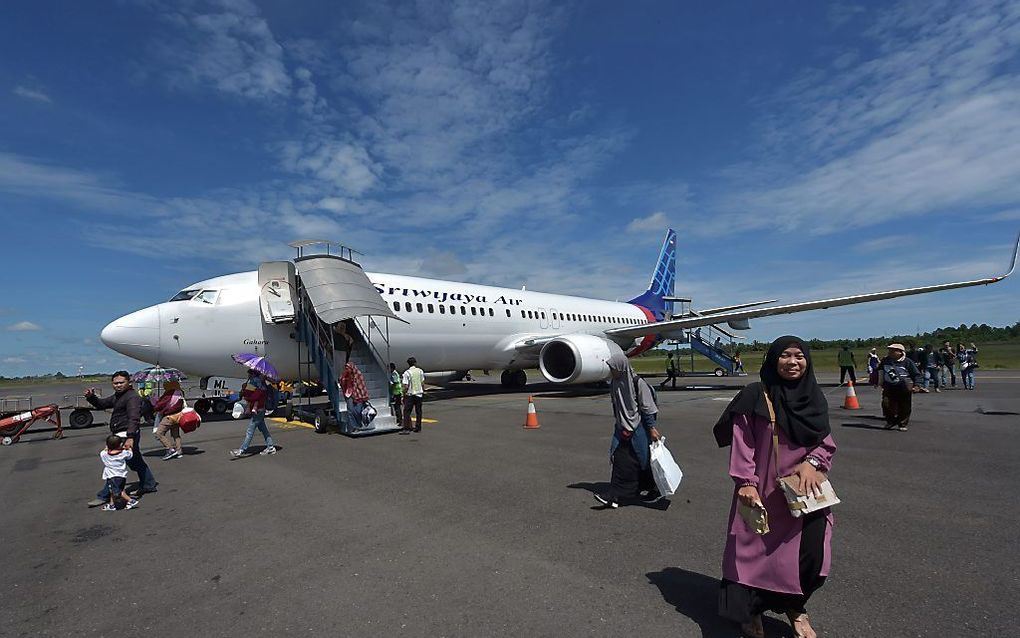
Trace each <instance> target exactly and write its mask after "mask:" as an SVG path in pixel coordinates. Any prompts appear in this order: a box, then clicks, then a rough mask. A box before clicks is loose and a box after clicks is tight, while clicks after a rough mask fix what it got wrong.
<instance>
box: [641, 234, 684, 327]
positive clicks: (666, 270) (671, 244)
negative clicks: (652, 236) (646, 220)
mask: <svg viewBox="0 0 1020 638" xmlns="http://www.w3.org/2000/svg"><path fill="white" fill-rule="evenodd" d="M675 284H676V231H675V230H673V229H672V228H670V229H668V230H667V231H666V239H665V240H663V242H662V250H660V251H659V260H658V261H657V262H656V263H655V272H654V273H652V280H651V281H650V282H649V284H648V290H646V291H645V292H644V293H643V294H642V295H640V296H638V297H635V298H633V299H631V300H630V303H632V304H634V305H637V306H641V307H643V308H647V309H648V310H649V311H651V312H652V314H654V315H655V319H656V321H662V320H663V318H664V317H665V316H666V312H667V311H672V304H673V302H672V301H665V300H664V299H663V298H664V297H672V296H673V288H674V285H675Z"/></svg>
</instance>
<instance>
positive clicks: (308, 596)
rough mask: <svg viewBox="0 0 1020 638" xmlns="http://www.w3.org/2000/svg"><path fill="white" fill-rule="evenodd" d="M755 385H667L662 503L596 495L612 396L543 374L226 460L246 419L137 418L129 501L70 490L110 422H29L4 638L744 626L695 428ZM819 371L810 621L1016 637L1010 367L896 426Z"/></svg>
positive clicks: (7, 544)
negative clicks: (176, 452)
mask: <svg viewBox="0 0 1020 638" xmlns="http://www.w3.org/2000/svg"><path fill="white" fill-rule="evenodd" d="M752 378H753V377H752ZM749 379H751V378H748V377H743V378H738V379H721V380H720V379H713V378H706V379H681V380H680V384H681V385H688V386H691V389H688V390H686V391H670V390H665V391H661V392H660V393H659V402H660V420H659V430H660V432H662V433H663V434H665V435H666V443H667V446H668V447H669V448H670V449H671V450H672V452H673V454H674V456H675V457H676V459H677V460H678V462H679V463H680V465H681V466H682V467H683V470H684V474H685V476H684V480H683V483H682V484H681V487H680V490H679V492H678V494H677V495H676V496H675V497H674V498H673V499H671V501H670V502H669V503H668V507H667V506H666V504H665V503H664V504H661V505H659V506H657V507H645V506H631V507H622V508H620V509H618V510H602V509H596V508H594V507H593V506H595V501H594V500H593V499H592V495H591V492H592V491H593V490H599V489H602V488H604V487H605V486H606V484H607V481H608V478H609V473H610V467H609V463H608V456H607V449H608V443H609V436H610V434H611V430H612V418H611V414H612V410H611V407H610V404H609V398H608V396H607V395H606V394H605V393H601V392H593V391H587V390H580V389H566V390H564V389H562V388H556V387H553V386H550V385H547V384H533V385H530V386H529V387H528V388H527V389H526V391H525V392H517V393H502V392H499V391H498V389H497V387H496V384H494V383H491V381H492V380H491V379H485V378H483V379H480V380H476V381H474V382H470V383H460V384H452V385H451V386H449V387H448V388H447V389H445V390H440V391H434V392H431V393H430V399H431V400H429V401H427V402H426V404H425V416H426V417H428V418H429V419H431V420H432V421H433V422H428V423H426V424H425V425H424V426H423V431H422V432H421V433H419V434H414V435H411V436H401V435H396V434H390V435H384V436H377V437H369V438H362V439H350V438H346V437H343V436H340V435H330V434H316V433H315V432H314V431H313V430H311V429H308V428H306V427H302V426H300V425H296V424H289V425H288V424H285V423H280V422H273V423H272V433H273V437H274V439H276V444H277V446H278V447H279V449H280V451H279V453H278V454H276V455H273V456H259V455H255V456H252V457H248V458H244V459H240V460H237V461H231V460H229V458H228V454H227V451H228V450H229V449H231V448H235V447H237V445H238V444H239V443H240V440H241V438H242V436H243V433H244V432H243V431H244V426H245V424H244V423H243V422H237V421H233V420H230V419H229V418H228V419H226V420H218V421H217V420H211V419H210V420H207V421H206V422H205V423H203V425H202V427H201V428H200V429H199V430H198V431H197V432H195V433H193V434H191V435H188V436H186V438H185V451H186V455H185V456H184V458H182V459H178V460H173V461H166V462H163V461H161V460H160V455H161V452H162V451H161V450H160V449H158V444H157V443H156V441H155V439H154V438H153V437H152V435H151V434H150V433H149V432H148V431H146V432H145V433H144V435H143V447H144V449H145V450H146V460H147V462H148V463H149V464H150V465H151V466H152V468H153V471H154V472H155V475H156V478H157V480H158V481H159V483H160V484H159V491H158V492H157V493H153V494H149V495H146V496H144V497H143V498H142V503H141V505H140V506H139V507H138V508H137V509H134V510H131V511H119V512H102V511H100V510H99V509H98V508H96V509H88V508H86V506H85V502H86V501H87V500H89V499H90V498H92V497H93V496H94V494H95V492H96V491H97V490H98V489H99V488H100V487H101V479H100V475H101V471H102V466H101V464H100V462H99V459H98V458H97V456H98V453H99V450H100V449H101V447H102V440H103V438H104V436H105V434H106V433H107V429H106V427H105V426H104V425H101V424H100V425H96V426H93V427H91V428H88V429H82V430H67V431H66V435H65V438H63V439H61V440H51V439H50V438H49V437H50V436H51V434H52V432H51V431H46V430H44V429H40V430H30V431H29V432H28V433H27V434H26V435H25V436H24V437H23V438H22V440H21V441H20V442H18V443H16V444H14V445H11V446H7V447H2V448H0V476H2V477H4V480H5V485H4V488H3V489H2V490H0V511H2V512H3V514H2V517H0V547H2V548H3V553H4V555H3V567H2V569H0V591H2V592H3V594H2V596H3V604H2V605H0V636H70V635H74V636H107V635H109V636H113V635H136V636H181V635H191V636H242V635H250V634H260V635H288V634H301V635H306V636H308V635H310V636H319V635H345V636H621V635H633V636H641V635H643V636H671V637H672V636H681V637H683V636H708V637H716V636H719V637H722V636H737V635H738V632H737V631H736V629H735V628H734V627H732V626H731V625H730V624H729V623H727V622H725V621H722V620H720V619H719V618H718V617H717V615H716V592H717V587H718V578H719V576H720V560H721V555H722V549H723V543H724V534H725V529H726V522H727V513H728V510H729V506H730V498H731V494H732V491H733V484H732V481H731V480H730V479H729V477H728V476H727V475H726V467H727V459H728V457H727V452H726V451H725V450H720V449H719V448H717V447H716V446H715V443H714V440H713V438H712V435H711V426H712V424H713V423H714V422H715V420H716V418H717V417H718V415H719V413H720V412H721V411H722V409H723V407H724V406H725V405H726V401H728V400H729V398H731V397H732V396H733V395H734V394H735V392H736V389H737V388H738V387H739V386H740V385H742V384H743V383H744V382H746V381H747V380H749ZM820 380H821V381H822V382H823V383H824V382H828V383H829V384H830V387H828V388H827V392H829V398H830V408H831V409H830V415H831V422H832V426H833V433H834V436H835V438H836V442H837V445H838V451H837V453H836V457H835V461H834V470H833V472H832V474H831V475H830V476H831V479H832V482H833V485H834V487H835V488H836V491H837V492H838V494H839V496H840V498H842V499H843V503H842V504H840V505H839V506H837V508H836V509H835V510H834V511H835V516H836V526H835V530H834V541H833V554H834V557H833V569H832V573H831V575H830V577H829V579H828V582H827V583H826V585H825V587H824V588H822V589H821V590H820V591H819V592H818V593H817V594H816V595H815V596H814V597H813V598H812V600H811V602H810V604H809V610H810V612H811V616H812V622H813V624H814V626H815V628H816V630H817V631H818V632H819V635H821V636H854V637H860V636H958V635H963V634H965V633H967V634H971V635H987V636H991V635H997V636H1006V635H1016V634H1017V631H1016V622H1017V612H1016V610H1015V601H1016V600H1017V597H1018V594H1020V587H1018V573H1020V570H1018V557H1020V551H1018V550H1020V547H1018V540H1017V538H1018V534H1017V531H1016V522H1017V517H1018V514H1020V507H1018V505H1020V503H1018V496H1017V490H1016V485H1017V481H1016V479H1015V476H1014V473H1013V470H1014V469H1015V459H1016V458H1017V452H1018V451H1020V439H1018V437H1017V436H1016V434H1017V431H1018V428H1020V392H1018V390H1020V372H1017V371H988V372H983V373H982V374H979V376H978V380H977V381H978V389H977V390H975V391H973V392H970V391H964V390H947V391H945V392H942V393H941V394H934V393H932V394H926V395H915V398H914V416H913V418H912V421H911V427H910V431H909V432H896V431H888V430H884V429H883V428H882V425H883V421H882V420H881V418H880V414H881V411H880V406H879V395H878V392H877V391H876V390H874V389H872V388H869V387H858V388H857V394H858V397H859V399H860V403H861V405H862V408H863V409H861V410H859V411H846V410H842V409H841V408H840V407H839V406H841V405H842V401H843V392H844V391H843V389H842V388H838V387H834V386H835V379H834V378H833V377H832V376H831V375H821V379H820ZM72 391H73V390H72ZM45 392H50V393H51V394H62V393H63V390H62V389H59V388H58V389H54V388H52V387H50V386H47V387H46V388H17V389H15V390H11V391H5V390H0V396H6V395H11V394H35V395H36V396H39V397H40V399H39V400H38V401H36V404H37V405H38V404H40V403H43V402H45V399H44V398H43V397H42V395H43V394H44V393H45ZM529 393H532V394H534V397H535V403H536V406H537V410H538V416H539V421H540V424H541V428H540V429H538V430H525V429H524V428H523V427H522V424H523V422H524V418H525V411H526V408H527V396H528V394H529ZM97 417H98V418H97V421H98V422H100V423H105V421H106V419H105V418H103V417H102V415H101V414H100V415H97ZM255 442H256V448H255V449H260V446H261V437H260V436H259V435H258V434H256V441H255ZM133 479H134V474H133V473H132V474H130V475H129V480H133ZM766 630H767V631H768V632H769V635H770V636H781V635H786V636H789V635H792V634H791V633H790V631H789V629H788V628H787V625H786V623H785V621H784V622H780V621H779V620H777V619H773V620H770V621H769V622H767V623H766Z"/></svg>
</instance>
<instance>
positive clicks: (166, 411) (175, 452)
mask: <svg viewBox="0 0 1020 638" xmlns="http://www.w3.org/2000/svg"><path fill="white" fill-rule="evenodd" d="M150 404H151V405H152V410H153V412H157V413H159V414H160V415H161V416H162V418H161V419H160V420H159V426H158V427H157V429H156V438H157V439H159V442H160V443H162V444H163V447H164V448H165V449H166V452H165V453H164V454H163V460H164V461H169V460H170V459H175V458H180V457H181V455H182V454H183V452H182V451H181V428H180V426H179V425H178V421H180V419H181V413H182V412H181V411H182V410H184V392H183V391H182V390H181V384H180V383H178V382H176V381H167V382H166V384H164V385H163V394H161V395H160V396H159V397H158V398H156V397H152V399H151V400H150ZM168 432H169V433H170V436H167V433H168Z"/></svg>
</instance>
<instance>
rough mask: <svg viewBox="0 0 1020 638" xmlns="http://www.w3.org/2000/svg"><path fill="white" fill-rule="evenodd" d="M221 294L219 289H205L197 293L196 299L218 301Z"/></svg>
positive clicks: (206, 301) (212, 302)
mask: <svg viewBox="0 0 1020 638" xmlns="http://www.w3.org/2000/svg"><path fill="white" fill-rule="evenodd" d="M219 296H220V291H219V290H203V291H202V292H200V293H198V294H197V295H195V301H202V302H204V303H208V304H214V303H216V298H217V297H219Z"/></svg>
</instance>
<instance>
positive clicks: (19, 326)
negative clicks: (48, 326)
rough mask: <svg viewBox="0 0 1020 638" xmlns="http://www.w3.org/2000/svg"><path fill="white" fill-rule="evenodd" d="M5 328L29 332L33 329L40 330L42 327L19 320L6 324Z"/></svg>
mask: <svg viewBox="0 0 1020 638" xmlns="http://www.w3.org/2000/svg"><path fill="white" fill-rule="evenodd" d="M7 330H8V331H10V332H30V331H34V330H42V327H41V326H38V325H36V324H34V323H32V322H31V321H19V322H18V323H14V324H11V325H9V326H7Z"/></svg>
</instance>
